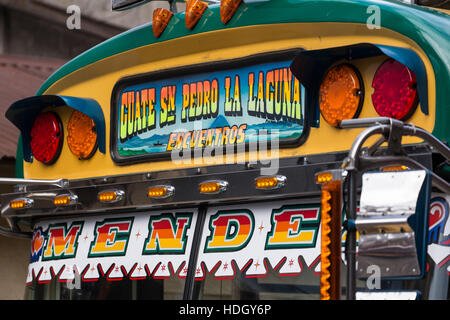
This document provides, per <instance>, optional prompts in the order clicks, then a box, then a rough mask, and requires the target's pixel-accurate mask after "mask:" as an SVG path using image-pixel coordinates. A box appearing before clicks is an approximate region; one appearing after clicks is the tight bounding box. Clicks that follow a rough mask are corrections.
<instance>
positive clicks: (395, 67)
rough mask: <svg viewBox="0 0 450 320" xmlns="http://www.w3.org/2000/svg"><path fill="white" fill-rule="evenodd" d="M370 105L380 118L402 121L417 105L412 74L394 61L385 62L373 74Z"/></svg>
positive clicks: (415, 88)
mask: <svg viewBox="0 0 450 320" xmlns="http://www.w3.org/2000/svg"><path fill="white" fill-rule="evenodd" d="M372 87H373V88H374V89H375V90H374V92H373V94H372V103H373V106H374V107H375V110H376V111H377V113H378V114H379V115H380V116H382V117H389V118H394V119H397V120H404V119H405V118H407V117H409V116H410V115H411V114H412V113H413V112H414V110H415V108H416V106H417V104H418V95H417V81H416V76H415V75H414V73H413V72H412V71H411V70H410V69H408V67H406V66H405V65H403V64H401V63H400V62H398V61H396V60H394V59H388V60H386V61H385V62H384V63H383V64H382V65H381V66H380V67H379V68H378V70H377V71H376V72H375V76H374V78H373V82H372Z"/></svg>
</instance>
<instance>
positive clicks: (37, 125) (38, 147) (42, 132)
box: [30, 112, 64, 164]
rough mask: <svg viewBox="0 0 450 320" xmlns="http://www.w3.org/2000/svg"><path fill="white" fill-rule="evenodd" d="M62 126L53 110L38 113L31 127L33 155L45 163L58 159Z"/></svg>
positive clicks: (62, 135)
mask: <svg viewBox="0 0 450 320" xmlns="http://www.w3.org/2000/svg"><path fill="white" fill-rule="evenodd" d="M63 138H64V134H63V126H62V123H61V120H60V119H59V117H58V115H57V114H56V113H53V112H44V113H41V114H39V115H38V116H37V117H36V119H35V120H34V123H33V126H32V128H31V143H30V144H31V152H32V153H33V157H34V158H35V159H36V160H38V161H40V162H42V163H45V164H52V163H54V162H55V161H56V159H58V157H59V154H60V152H61V148H62V144H63Z"/></svg>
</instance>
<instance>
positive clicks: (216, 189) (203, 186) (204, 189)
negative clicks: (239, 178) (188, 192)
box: [199, 180, 228, 194]
mask: <svg viewBox="0 0 450 320" xmlns="http://www.w3.org/2000/svg"><path fill="white" fill-rule="evenodd" d="M227 188H228V182H226V181H219V180H215V181H205V182H202V183H200V185H199V191H200V193H203V194H217V193H220V192H224V191H225V190H227Z"/></svg>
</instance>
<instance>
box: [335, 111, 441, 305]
mask: <svg viewBox="0 0 450 320" xmlns="http://www.w3.org/2000/svg"><path fill="white" fill-rule="evenodd" d="M340 127H341V128H343V129H354V128H367V129H365V130H364V131H362V132H361V133H360V134H359V135H358V136H357V137H356V139H355V140H354V141H353V144H352V146H351V148H350V150H349V153H348V156H347V157H346V158H345V159H344V161H343V163H342V168H343V169H345V170H347V177H346V179H347V189H348V192H347V206H348V208H347V221H346V223H345V225H346V226H347V240H346V246H345V250H346V259H347V300H354V299H355V296H356V272H355V271H356V229H355V227H354V225H355V223H354V222H355V220H356V202H357V174H358V173H359V172H363V171H366V170H369V169H374V168H376V167H380V166H383V165H393V164H398V165H402V164H403V165H407V166H409V167H412V168H415V169H426V168H425V167H424V166H422V165H421V164H419V163H418V162H416V161H414V160H412V159H410V158H408V157H407V156H406V155H404V153H403V152H402V151H403V150H402V145H401V137H402V136H415V137H418V138H421V139H423V140H424V142H425V143H427V144H428V145H429V146H431V147H432V148H433V149H434V150H435V151H437V152H439V153H440V154H441V155H443V156H444V158H446V159H447V160H449V159H450V148H449V147H448V146H446V145H445V144H444V143H442V142H441V141H439V140H438V139H437V138H436V137H434V136H433V135H432V134H430V133H429V132H427V131H426V130H424V129H422V128H419V127H416V126H414V125H412V124H405V123H404V122H402V121H399V120H395V119H391V118H386V117H382V118H365V119H350V120H343V121H341V123H340ZM377 134H381V135H383V137H382V139H379V140H377V141H376V142H375V143H374V144H373V145H372V146H371V147H369V150H370V151H371V152H370V154H373V153H374V151H375V150H376V149H378V148H379V147H380V146H381V145H382V144H383V143H384V142H387V143H388V149H387V150H388V155H385V156H371V155H363V154H362V148H363V145H364V143H365V142H366V141H367V140H368V139H369V138H370V137H371V136H374V135H377ZM389 152H391V153H392V154H391V155H389ZM430 174H431V178H432V184H433V186H435V187H437V188H439V189H440V190H442V191H444V192H446V193H450V184H449V183H448V182H447V181H445V180H444V179H442V178H441V177H439V176H438V175H436V174H435V173H433V172H430Z"/></svg>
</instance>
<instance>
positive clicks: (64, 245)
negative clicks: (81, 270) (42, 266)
mask: <svg viewBox="0 0 450 320" xmlns="http://www.w3.org/2000/svg"><path fill="white" fill-rule="evenodd" d="M82 229H83V222H74V223H72V224H71V226H70V227H69V228H67V224H65V223H61V224H55V225H50V226H49V228H48V231H47V241H46V244H45V247H44V254H43V256H42V260H55V259H66V258H73V257H75V255H76V252H77V245H78V237H79V236H80V234H81V230H82Z"/></svg>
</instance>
